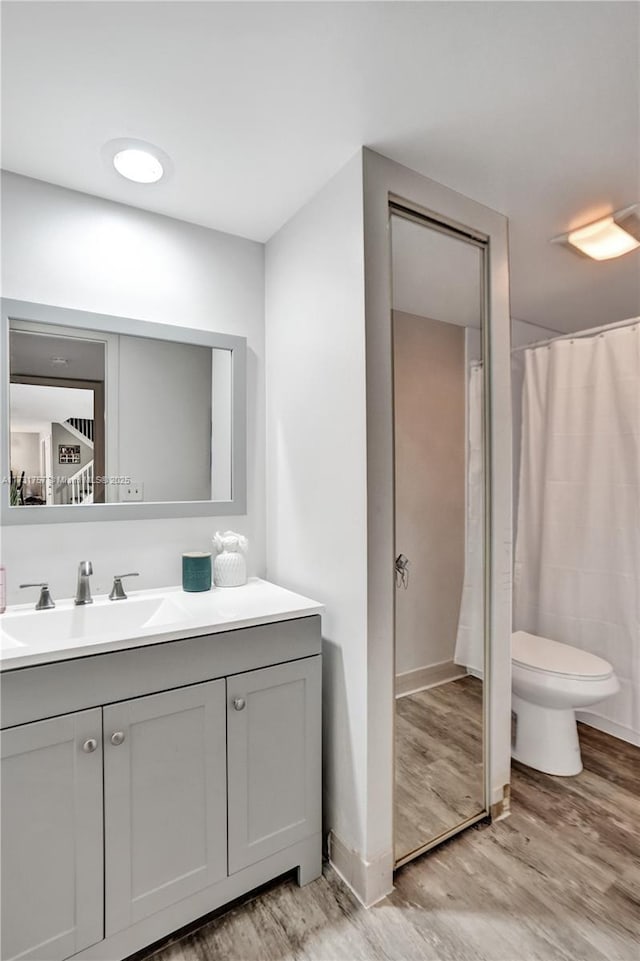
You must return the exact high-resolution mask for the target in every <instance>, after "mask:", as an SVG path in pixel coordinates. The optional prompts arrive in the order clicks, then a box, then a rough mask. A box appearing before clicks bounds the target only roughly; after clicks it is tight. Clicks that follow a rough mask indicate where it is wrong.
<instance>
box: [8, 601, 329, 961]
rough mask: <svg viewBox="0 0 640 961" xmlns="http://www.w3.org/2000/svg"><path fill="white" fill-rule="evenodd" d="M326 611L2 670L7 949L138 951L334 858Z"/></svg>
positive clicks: (21, 957) (78, 954)
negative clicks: (325, 776) (328, 806)
mask: <svg viewBox="0 0 640 961" xmlns="http://www.w3.org/2000/svg"><path fill="white" fill-rule="evenodd" d="M320 652H321V636H320V619H319V617H317V616H313V617H304V618H299V619H295V620H288V621H283V622H276V623H269V624H262V625H259V626H255V627H251V628H247V629H240V630H235V631H226V632H220V633H218V634H212V635H203V636H196V637H188V638H184V639H179V640H176V641H170V642H165V643H157V644H151V645H148V646H144V647H139V648H131V649H127V650H122V651H114V652H112V653H105V654H99V655H96V656H92V657H80V658H72V659H69V660H68V661H58V662H52V663H49V664H42V665H37V666H33V667H28V668H23V669H18V670H13V671H5V672H2V673H0V689H1V694H2V698H1V703H0V711H1V715H0V716H1V718H2V727H3V730H2V771H1V783H0V788H1V801H2V952H1V955H0V957H1V958H2V961H27V959H29V961H65V959H68V958H71V957H73V958H74V961H121V959H123V958H128V957H129V956H130V955H132V954H134V953H135V952H137V951H140V950H141V949H142V948H144V947H145V946H146V945H149V944H152V943H153V942H154V941H157V940H158V939H160V938H163V937H166V935H168V934H170V933H171V932H173V931H176V930H178V929H179V928H180V927H182V926H184V925H186V924H190V923H191V922H192V921H194V920H195V919H196V918H200V917H203V916H205V915H207V914H208V913H210V912H211V911H213V910H215V909H216V908H218V907H220V906H221V905H222V904H225V903H226V902H228V901H231V900H233V899H234V898H238V897H240V896H241V895H243V894H244V893H246V892H248V891H251V890H253V889H254V888H256V887H258V886H259V885H261V884H264V883H265V882H266V881H268V880H270V879H271V878H274V877H278V876H279V875H281V874H283V873H285V872H287V871H291V870H296V871H297V876H298V882H299V883H300V884H306V883H307V882H309V881H311V880H313V879H314V878H316V877H318V876H319V874H320V873H321V870H322V847H321V817H320V814H321V755H322V751H321V660H322V659H321V656H320Z"/></svg>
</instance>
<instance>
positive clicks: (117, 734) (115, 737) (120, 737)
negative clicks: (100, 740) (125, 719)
mask: <svg viewBox="0 0 640 961" xmlns="http://www.w3.org/2000/svg"><path fill="white" fill-rule="evenodd" d="M123 741H124V731H114V732H113V734H112V735H111V743H112V744H113V746H114V747H118V746H119V745H120V744H122V742H123Z"/></svg>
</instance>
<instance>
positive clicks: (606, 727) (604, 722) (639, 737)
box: [576, 711, 640, 747]
mask: <svg viewBox="0 0 640 961" xmlns="http://www.w3.org/2000/svg"><path fill="white" fill-rule="evenodd" d="M576 720H578V721H580V722H581V723H582V724H587V725H588V726H589V727H595V728H596V730H598V731H604V733H605V734H610V735H611V737H617V738H619V740H621V741H626V742H627V744H634V745H635V746H636V747H640V732H639V731H634V730H633V728H630V727H625V726H624V725H623V724H617V723H616V722H615V721H610V720H609V719H608V718H606V717H600V716H599V715H598V714H590V713H589V711H576Z"/></svg>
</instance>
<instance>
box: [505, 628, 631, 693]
mask: <svg viewBox="0 0 640 961" xmlns="http://www.w3.org/2000/svg"><path fill="white" fill-rule="evenodd" d="M511 660H512V662H513V664H514V665H517V666H518V667H520V668H523V669H524V670H529V671H536V672H538V673H540V674H549V675H552V676H555V677H564V678H571V679H573V680H583V681H599V680H605V679H607V678H609V677H611V676H612V675H613V668H612V667H611V664H609V663H608V661H605V660H604V658H602V657H598V656H597V655H596V654H590V653H589V652H588V651H581V650H580V649H579V648H577V647H572V646H571V645H570V644H562V643H560V641H552V640H551V639H550V638H548V637H540V636H539V635H537V634H529V633H528V632H527V631H514V633H513V634H512V635H511Z"/></svg>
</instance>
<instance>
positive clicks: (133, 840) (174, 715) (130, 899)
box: [104, 681, 227, 936]
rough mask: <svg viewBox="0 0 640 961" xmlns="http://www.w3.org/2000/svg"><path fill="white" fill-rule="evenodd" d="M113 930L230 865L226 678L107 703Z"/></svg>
mask: <svg viewBox="0 0 640 961" xmlns="http://www.w3.org/2000/svg"><path fill="white" fill-rule="evenodd" d="M104 746H105V750H104V781H105V852H106V855H105V856H106V864H105V885H106V892H105V929H106V934H107V936H109V935H111V934H114V933H115V932H116V931H120V930H122V929H123V928H126V927H128V926H129V925H130V924H134V923H135V922H136V921H140V920H141V919H142V918H145V917H147V916H148V915H150V914H154V913H155V912H156V911H161V910H162V909H163V908H165V907H167V906H168V905H170V904H173V903H174V902H176V901H179V900H181V899H182V898H185V897H188V896H189V895H191V894H194V893H195V892H196V891H200V890H201V889H202V888H206V887H207V886H208V885H210V884H213V883H214V882H215V881H218V880H220V879H221V878H223V877H226V874H227V813H226V745H225V686H224V681H211V682H208V683H206V684H196V685H193V686H191V687H185V688H180V689H178V690H175V691H167V692H165V693H163V694H152V695H149V696H148V697H140V698H136V699H135V700H132V701H122V702H121V703H119V704H113V705H110V706H108V707H105V708H104Z"/></svg>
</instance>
